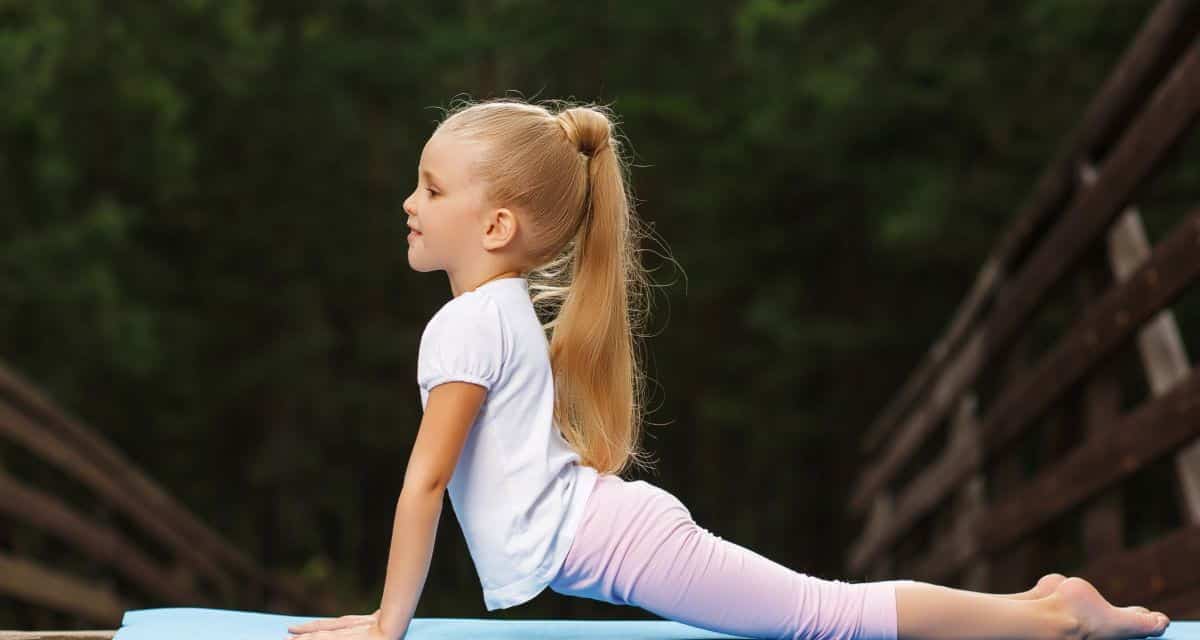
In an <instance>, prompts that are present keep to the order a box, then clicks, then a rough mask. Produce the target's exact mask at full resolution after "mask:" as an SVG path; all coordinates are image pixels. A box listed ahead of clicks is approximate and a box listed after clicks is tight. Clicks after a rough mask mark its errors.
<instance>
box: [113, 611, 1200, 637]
mask: <svg viewBox="0 0 1200 640" xmlns="http://www.w3.org/2000/svg"><path fill="white" fill-rule="evenodd" d="M316 619H318V618H316V617H313V616H285V615H280V614H275V613H258V612H255V611H234V610H230V609H204V608H195V607H165V608H159V609H137V610H131V611H126V612H125V617H124V618H123V619H122V620H121V628H120V629H118V630H117V633H116V635H114V636H113V640H163V639H164V638H170V639H171V640H283V639H284V638H286V637H287V636H288V635H289V634H288V630H287V629H288V627H289V626H291V625H293V624H301V623H304V622H309V621H310V620H316ZM1197 624H1200V623H1197ZM744 637H745V636H731V635H727V634H724V633H714V632H712V631H707V630H704V629H697V628H696V627H692V626H689V625H686V624H683V623H680V622H674V621H672V620H485V619H479V618H414V619H413V621H412V622H410V623H409V625H408V633H407V634H406V635H405V636H404V639H405V640H492V639H496V640H567V639H568V638H569V639H570V640H589V639H595V640H600V639H601V638H604V639H608V640H618V639H620V640H708V639H709V638H722V639H727V638H735V639H740V638H744ZM1190 640H1200V633H1197V634H1195V635H1194V637H1193V638H1191V639H1190Z"/></svg>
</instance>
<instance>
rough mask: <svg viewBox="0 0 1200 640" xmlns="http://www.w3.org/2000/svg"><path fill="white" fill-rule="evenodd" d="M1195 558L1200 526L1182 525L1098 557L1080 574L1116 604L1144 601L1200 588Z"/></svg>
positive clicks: (1198, 552)
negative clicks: (1147, 541) (1162, 534)
mask: <svg viewBox="0 0 1200 640" xmlns="http://www.w3.org/2000/svg"><path fill="white" fill-rule="evenodd" d="M1196 558H1200V527H1192V526H1189V527H1182V528H1180V529H1178V530H1176V531H1173V532H1171V533H1169V534H1166V535H1164V536H1162V537H1160V538H1158V539H1157V540H1154V541H1152V542H1149V543H1147V544H1144V545H1142V546H1141V547H1138V548H1136V549H1131V550H1128V551H1125V552H1123V553H1120V554H1118V555H1115V556H1109V557H1106V558H1100V559H1098V560H1095V561H1094V562H1092V563H1090V564H1088V565H1087V566H1086V567H1084V568H1083V569H1082V570H1081V571H1080V572H1079V576H1080V577H1082V578H1084V579H1086V580H1087V581H1089V582H1091V583H1092V584H1093V585H1094V586H1095V587H1096V589H1097V590H1099V591H1100V593H1103V594H1104V598H1105V599H1106V600H1108V601H1109V602H1111V603H1113V604H1115V605H1130V604H1142V603H1145V602H1153V601H1155V600H1158V599H1159V598H1161V597H1164V596H1171V595H1174V594H1178V593H1180V592H1183V591H1186V590H1189V589H1194V588H1197V587H1200V572H1197V571H1196V562H1194V561H1193V560H1194V559H1196ZM1143 606H1144V605H1143ZM1168 615H1170V614H1168Z"/></svg>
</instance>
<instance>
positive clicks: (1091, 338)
mask: <svg viewBox="0 0 1200 640" xmlns="http://www.w3.org/2000/svg"><path fill="white" fill-rule="evenodd" d="M1198 60H1200V57H1198ZM1197 78H1198V79H1200V75H1198V76H1197ZM1196 86H1197V87H1200V82H1197V83H1196ZM1198 95H1200V92H1198ZM1197 247H1200V209H1196V210H1194V211H1192V212H1191V213H1190V214H1188V215H1187V216H1185V218H1184V219H1183V221H1181V222H1180V224H1179V225H1178V226H1177V227H1176V229H1174V230H1173V231H1172V233H1171V235H1170V236H1169V237H1168V238H1167V239H1166V240H1164V241H1163V242H1162V244H1161V245H1160V246H1159V247H1158V248H1157V249H1155V251H1154V254H1153V256H1152V257H1151V259H1150V260H1149V261H1147V262H1146V263H1145V264H1143V266H1142V267H1141V268H1140V269H1138V271H1137V272H1136V273H1135V274H1134V275H1132V276H1130V277H1129V279H1127V280H1126V281H1124V282H1122V283H1121V284H1120V285H1119V286H1116V287H1114V288H1112V289H1111V290H1109V291H1108V292H1107V293H1106V294H1105V295H1104V296H1102V297H1101V298H1100V300H1099V301H1098V302H1097V303H1096V304H1094V305H1092V306H1091V307H1089V308H1088V309H1087V310H1085V312H1084V313H1083V316H1082V317H1081V318H1080V320H1079V321H1078V322H1076V323H1075V324H1074V325H1073V326H1072V327H1071V330H1070V331H1069V333H1068V334H1067V336H1066V337H1065V338H1063V340H1061V341H1060V343H1059V345H1058V347H1056V348H1055V349H1054V350H1053V351H1052V352H1051V353H1050V354H1049V355H1048V356H1047V357H1045V358H1043V359H1042V361H1041V362H1040V363H1039V364H1038V366H1037V367H1036V368H1035V370H1034V373H1033V374H1031V375H1029V376H1027V377H1025V378H1024V379H1022V380H1020V381H1019V382H1018V383H1017V384H1015V385H1012V386H1009V387H1007V388H1005V390H1004V392H1003V393H1001V395H1000V397H999V398H998V399H997V400H996V402H995V404H994V405H993V407H992V410H991V412H990V413H989V414H988V415H987V418H986V419H985V420H984V448H985V449H986V450H987V451H995V450H998V449H1000V448H1002V447H1004V446H1005V445H1006V444H1007V443H1008V442H1010V441H1011V440H1012V439H1014V438H1015V437H1017V436H1018V435H1020V433H1021V432H1022V431H1023V430H1024V429H1025V428H1026V427H1027V426H1028V425H1029V423H1030V421H1032V420H1033V419H1035V418H1036V417H1037V416H1038V415H1040V414H1041V413H1042V412H1043V411H1045V410H1046V409H1047V408H1048V407H1049V406H1050V405H1051V403H1053V402H1054V401H1055V400H1057V399H1059V398H1060V397H1061V396H1062V394H1063V393H1064V392H1065V391H1066V390H1067V389H1068V388H1069V387H1070V386H1071V385H1072V384H1074V383H1075V382H1076V381H1078V380H1079V379H1080V377H1082V376H1083V375H1084V374H1086V373H1087V372H1088V371H1089V370H1090V369H1091V368H1093V367H1094V366H1096V365H1097V364H1099V362H1100V361H1101V360H1103V359H1104V358H1106V357H1108V356H1110V355H1111V354H1112V352H1113V351H1114V350H1115V349H1116V348H1117V347H1118V346H1120V345H1121V344H1122V343H1123V342H1124V341H1125V340H1127V339H1129V337H1130V336H1131V335H1133V334H1134V333H1136V331H1137V328H1138V327H1139V326H1140V325H1141V324H1142V323H1143V322H1145V321H1146V320H1148V319H1150V318H1151V317H1153V316H1154V315H1155V314H1157V313H1158V312H1159V311H1160V310H1162V309H1163V308H1164V307H1166V306H1167V305H1169V304H1170V303H1171V302H1173V301H1174V300H1175V299H1176V298H1177V297H1178V296H1179V295H1181V294H1182V293H1183V291H1184V290H1185V289H1186V288H1187V286H1188V285H1189V284H1191V283H1192V282H1193V281H1195V280H1196V279H1197V277H1200V251H1198V250H1197Z"/></svg>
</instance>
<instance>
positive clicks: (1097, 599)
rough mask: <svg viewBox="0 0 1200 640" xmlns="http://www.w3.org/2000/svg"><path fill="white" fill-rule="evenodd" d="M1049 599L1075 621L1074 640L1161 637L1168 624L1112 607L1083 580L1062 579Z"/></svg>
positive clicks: (1135, 609) (1151, 614) (1143, 612)
mask: <svg viewBox="0 0 1200 640" xmlns="http://www.w3.org/2000/svg"><path fill="white" fill-rule="evenodd" d="M1039 584H1040V583H1039ZM1050 597H1051V598H1055V599H1057V600H1059V601H1060V602H1061V603H1062V606H1063V607H1064V608H1065V609H1066V610H1067V612H1068V613H1069V614H1070V615H1071V616H1072V617H1073V618H1074V619H1075V620H1078V621H1079V633H1078V635H1077V636H1076V637H1077V640H1126V639H1127V638H1143V637H1146V636H1161V635H1162V634H1163V632H1164V631H1166V629H1167V626H1168V625H1170V624H1171V620H1170V619H1169V618H1167V616H1165V615H1163V614H1162V613H1160V612H1157V611H1150V610H1148V609H1146V608H1145V607H1139V606H1132V607H1114V606H1113V605H1112V604H1110V603H1109V602H1108V601H1107V600H1105V599H1104V596H1102V595H1100V592H1099V591H1097V590H1096V587H1094V586H1092V584H1091V583H1090V582H1088V581H1087V580H1084V579H1083V578H1076V577H1071V578H1067V579H1066V580H1063V581H1062V582H1060V583H1059V585H1058V587H1057V588H1056V589H1055V590H1054V593H1052V594H1051V595H1050Z"/></svg>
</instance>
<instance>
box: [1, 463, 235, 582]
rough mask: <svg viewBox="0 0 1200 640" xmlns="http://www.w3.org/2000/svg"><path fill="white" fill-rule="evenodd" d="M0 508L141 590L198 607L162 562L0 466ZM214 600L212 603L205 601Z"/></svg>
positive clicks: (17, 520)
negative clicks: (60, 541)
mask: <svg viewBox="0 0 1200 640" xmlns="http://www.w3.org/2000/svg"><path fill="white" fill-rule="evenodd" d="M0 513H7V514H8V516H9V517H10V518H11V519H13V520H14V521H16V522H20V523H24V524H27V525H30V526H33V527H37V528H38V529H41V530H42V531H45V532H48V533H52V534H54V535H55V536H56V537H57V538H59V539H60V540H62V541H64V542H66V543H67V544H68V545H70V546H71V547H72V548H74V549H77V550H79V551H81V552H83V553H84V554H87V555H88V556H90V557H91V558H93V559H94V560H96V561H98V562H101V563H103V564H105V565H109V566H112V567H115V568H116V569H117V571H118V572H119V573H121V574H122V575H124V576H125V577H127V578H129V580H130V581H131V582H133V583H134V584H137V585H140V586H141V587H142V588H143V589H145V591H146V594H148V595H152V596H154V597H155V598H157V599H161V600H167V601H171V602H176V603H178V604H180V605H187V606H200V605H202V604H204V603H206V601H208V598H205V597H201V596H200V594H198V593H196V592H195V591H194V590H193V589H192V588H191V586H190V585H185V584H179V583H176V582H175V581H174V580H173V579H172V578H171V576H170V574H169V573H168V572H167V571H166V569H164V568H163V567H160V566H158V565H157V564H156V563H155V562H154V561H153V560H152V559H151V558H149V557H148V556H147V555H146V554H144V553H142V552H141V551H140V550H139V549H138V548H137V547H136V546H134V545H133V544H132V543H130V542H129V541H128V540H126V539H125V537H124V536H123V535H121V533H120V532H118V531H117V530H115V529H113V528H112V527H109V526H106V525H103V524H99V523H96V522H90V521H88V519H87V518H84V517H83V516H81V515H80V514H79V513H77V512H76V511H75V510H74V509H72V508H71V507H70V506H68V505H67V504H66V503H64V502H63V501H62V500H59V499H58V498H57V497H55V496H53V495H50V494H47V493H45V492H42V491H39V490H38V489H35V488H33V487H30V486H28V485H26V484H24V483H22V482H21V481H20V480H18V479H16V478H14V477H13V476H11V475H9V474H8V473H5V472H4V471H3V470H2V469H0ZM208 604H210V605H215V604H216V603H214V602H208Z"/></svg>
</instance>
